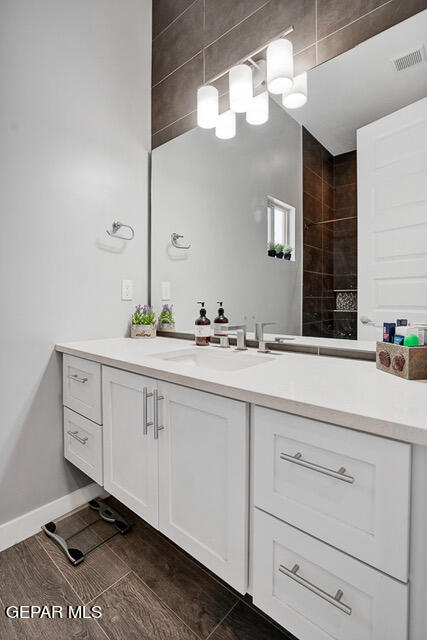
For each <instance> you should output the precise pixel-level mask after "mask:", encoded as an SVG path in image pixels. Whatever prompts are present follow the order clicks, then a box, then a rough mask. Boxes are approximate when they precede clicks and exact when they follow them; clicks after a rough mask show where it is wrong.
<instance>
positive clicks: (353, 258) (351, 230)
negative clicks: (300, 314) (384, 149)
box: [331, 151, 357, 340]
mask: <svg viewBox="0 0 427 640" xmlns="http://www.w3.org/2000/svg"><path fill="white" fill-rule="evenodd" d="M333 167H334V217H335V218H337V219H338V218H349V219H348V220H342V221H338V222H334V223H333V224H332V225H331V226H332V228H333V245H334V250H333V254H334V289H356V290H357V218H356V216H357V154H356V151H350V152H349V153H343V154H342V155H340V156H335V157H334V165H333ZM334 334H335V336H336V337H338V338H350V339H354V340H355V339H356V338H357V314H356V313H352V312H345V313H335V315H334Z"/></svg>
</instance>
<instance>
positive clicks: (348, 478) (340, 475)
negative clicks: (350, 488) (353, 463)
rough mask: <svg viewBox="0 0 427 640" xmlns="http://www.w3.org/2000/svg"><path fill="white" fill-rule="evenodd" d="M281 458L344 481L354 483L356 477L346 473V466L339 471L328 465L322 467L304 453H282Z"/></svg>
mask: <svg viewBox="0 0 427 640" xmlns="http://www.w3.org/2000/svg"><path fill="white" fill-rule="evenodd" d="M280 459H281V460H286V461H287V462H292V463H293V464H297V465H299V466H300V467H305V468H306V469H311V470H312V471H317V472H318V473H323V474H324V475H325V476H331V478H335V479H336V480H342V481H343V482H349V483H350V484H353V482H354V478H353V476H349V475H348V474H346V472H345V471H346V469H345V467H340V468H339V469H338V471H335V470H334V469H328V467H322V466H321V465H320V464H316V463H315V462H309V461H308V460H303V459H302V453H299V452H298V453H296V454H295V455H294V456H290V455H289V454H288V453H281V454H280Z"/></svg>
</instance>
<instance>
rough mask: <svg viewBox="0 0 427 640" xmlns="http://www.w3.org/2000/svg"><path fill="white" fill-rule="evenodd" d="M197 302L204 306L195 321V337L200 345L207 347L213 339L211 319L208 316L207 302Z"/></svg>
mask: <svg viewBox="0 0 427 640" xmlns="http://www.w3.org/2000/svg"><path fill="white" fill-rule="evenodd" d="M197 304H201V305H202V308H201V309H200V316H199V317H198V318H197V320H196V322H195V327H194V337H195V339H196V345H197V346H198V347H206V346H208V345H209V343H210V341H211V321H210V320H209V318H207V317H206V309H205V308H204V307H205V303H204V302H198V303H197Z"/></svg>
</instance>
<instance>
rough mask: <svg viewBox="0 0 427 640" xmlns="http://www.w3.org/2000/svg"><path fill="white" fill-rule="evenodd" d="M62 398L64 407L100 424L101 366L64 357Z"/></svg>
mask: <svg viewBox="0 0 427 640" xmlns="http://www.w3.org/2000/svg"><path fill="white" fill-rule="evenodd" d="M63 396H64V404H65V406H66V407H69V408H70V409H73V411H77V413H80V414H81V415H82V416H85V417H86V418H89V420H93V421H94V422H97V423H98V424H102V413H101V404H102V403H101V365H100V364H98V363H97V362H91V361H90V360H84V359H83V358H76V357H75V356H69V355H64V362H63Z"/></svg>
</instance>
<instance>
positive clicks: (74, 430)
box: [64, 407, 104, 485]
mask: <svg viewBox="0 0 427 640" xmlns="http://www.w3.org/2000/svg"><path fill="white" fill-rule="evenodd" d="M64 456H65V458H67V460H69V461H70V462H72V463H73V464H74V465H75V466H76V467H78V468H79V469H81V470H82V471H84V473H86V475H88V476H89V477H90V478H92V479H93V480H95V482H97V483H98V484H100V485H103V483H104V479H103V469H102V427H100V426H99V425H98V424H95V423H94V422H92V421H91V420H88V419H87V418H83V416H81V415H79V414H78V413H75V412H74V411H71V410H70V409H67V407H64Z"/></svg>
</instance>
